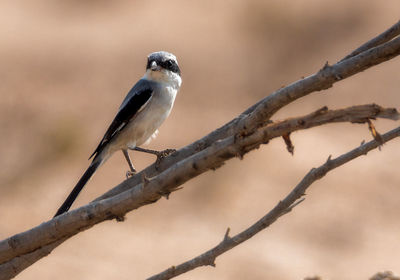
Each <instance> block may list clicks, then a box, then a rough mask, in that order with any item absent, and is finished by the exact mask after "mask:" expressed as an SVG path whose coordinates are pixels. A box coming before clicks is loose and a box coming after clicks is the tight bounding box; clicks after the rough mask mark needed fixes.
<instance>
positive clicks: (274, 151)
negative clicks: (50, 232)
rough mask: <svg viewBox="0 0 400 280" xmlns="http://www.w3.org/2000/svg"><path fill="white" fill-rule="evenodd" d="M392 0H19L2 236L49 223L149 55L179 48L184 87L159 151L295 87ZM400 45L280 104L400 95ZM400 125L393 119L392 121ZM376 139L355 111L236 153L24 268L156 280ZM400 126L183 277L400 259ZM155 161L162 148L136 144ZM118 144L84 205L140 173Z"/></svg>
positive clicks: (12, 14) (373, 24) (360, 266)
mask: <svg viewBox="0 0 400 280" xmlns="http://www.w3.org/2000/svg"><path fill="white" fill-rule="evenodd" d="M399 8H400V2H399V1H396V0H386V1H365V0H359V1H345V0H339V1H315V0H303V1H245V0H242V1H239V0H237V1H211V0H206V1H106V0H102V1H88V0H87V1H80V0H71V1H49V0H38V1H12V0H8V1H1V2H0V34H1V37H0V40H1V44H0V61H1V63H0V129H1V130H0V131H1V135H2V137H1V138H0V239H3V238H6V237H8V236H9V235H12V234H14V233H17V232H20V231H24V230H27V229H29V228H31V227H33V226H36V225H38V224H40V223H41V222H43V221H46V220H48V219H49V218H50V217H52V215H53V214H54V212H55V211H56V209H57V208H58V206H59V205H60V204H61V203H62V201H63V200H64V198H65V197H66V195H67V194H68V192H69V191H70V189H71V188H72V187H73V185H74V184H75V183H76V181H77V180H78V178H79V177H80V176H81V175H82V173H83V172H84V170H85V168H86V167H87V166H88V164H89V162H88V161H87V158H88V156H89V155H90V154H91V153H92V151H93V149H94V148H95V147H96V145H97V144H98V141H99V140H100V138H101V137H102V135H103V133H104V132H105V129H106V127H107V126H108V124H109V123H110V121H111V120H112V118H113V117H114V114H115V113H116V110H117V108H118V106H119V105H120V102H121V101H122V99H123V98H124V97H125V94H126V93H127V92H128V90H129V89H130V88H131V86H132V85H133V83H134V82H135V81H136V80H137V79H138V78H140V77H141V76H142V75H143V73H144V68H145V57H146V55H147V54H149V53H150V52H153V51H158V50H167V51H171V52H173V53H174V54H176V55H177V57H178V59H179V63H180V66H181V69H182V75H183V86H182V89H181V91H180V93H179V95H178V97H177V100H176V103H175V107H174V110H173V112H172V114H171V116H170V117H169V119H168V120H167V121H166V122H165V124H164V125H163V126H162V127H161V129H160V134H159V137H158V138H157V139H156V140H155V141H153V142H152V143H151V144H150V146H149V147H150V148H154V149H164V148H179V147H182V146H184V145H187V144H189V143H191V142H193V141H194V140H196V139H198V138H199V137H201V136H203V135H205V134H206V133H208V132H210V131H212V130H214V129H215V128H217V127H219V126H221V125H222V124H224V123H225V122H227V121H229V120H230V119H232V118H233V117H234V116H236V115H237V114H239V113H240V112H242V111H244V110H245V109H246V108H247V107H248V106H250V105H251V104H253V103H255V102H256V101H258V100H259V99H261V98H262V97H264V96H266V95H268V94H270V93H271V92H272V91H274V90H275V89H278V88H280V87H281V86H282V85H286V84H289V83H291V82H293V81H295V80H297V79H299V78H301V77H302V76H307V75H310V74H312V73H314V72H315V71H317V70H318V69H320V68H321V67H322V66H323V64H324V63H325V62H326V61H329V62H331V63H334V62H335V61H337V60H339V59H340V58H342V57H343V56H345V55H346V54H348V53H349V52H350V51H351V50H353V49H354V48H356V47H357V46H359V45H360V44H361V43H363V42H365V41H366V40H367V39H369V38H371V37H373V36H375V35H377V34H378V33H380V32H381V31H383V30H385V29H386V28H388V27H389V26H391V25H392V24H394V23H395V22H396V21H397V20H398V19H399V18H398V15H399V13H398V11H399ZM399 67H400V59H399V58H396V59H394V60H393V61H390V62H388V63H384V64H382V65H380V66H377V67H375V68H373V69H370V70H367V71H366V72H364V73H361V74H359V75H357V76H355V77H352V78H350V79H347V80H345V81H343V82H340V83H338V84H337V85H335V86H334V88H332V89H330V90H329V91H325V92H323V93H314V94H312V95H310V96H308V97H306V98H303V99H302V100H299V101H297V102H295V103H293V104H292V105H290V106H288V107H286V108H285V109H284V110H282V111H280V112H279V113H278V114H277V115H276V116H275V119H276V118H280V119H281V118H285V117H288V116H295V115H299V114H304V113H308V112H310V111H312V110H315V109H318V108H320V107H322V106H324V105H327V106H328V107H330V108H340V107H345V106H350V105H355V104H366V103H372V102H376V103H378V104H380V105H383V106H394V107H397V108H399V107H400V97H399V86H400V79H399ZM396 125H398V123H397V124H396V123H394V122H391V121H383V120H379V121H378V122H376V126H377V129H378V131H381V132H384V131H386V130H388V129H390V128H393V127H395V126H396ZM364 139H365V140H369V139H371V136H370V134H369V132H368V130H367V127H366V126H365V125H356V124H354V125H350V124H337V125H329V126H325V127H322V128H316V129H312V130H309V131H303V132H300V133H296V134H294V135H293V136H292V140H293V141H294V144H295V154H294V156H291V155H290V154H289V153H287V152H286V150H285V146H284V144H283V141H281V140H274V141H272V142H271V143H270V144H269V145H266V146H263V147H261V148H260V149H259V150H257V151H255V152H252V153H251V154H249V155H247V156H245V158H244V160H243V161H240V160H237V159H235V160H232V161H230V162H228V163H227V164H226V165H225V166H224V167H223V168H221V169H219V170H218V171H217V172H208V173H207V174H204V175H202V176H200V177H198V178H196V179H194V180H192V181H191V182H189V183H187V184H185V185H184V187H185V188H184V189H183V190H181V191H179V192H176V193H174V194H173V195H172V196H171V198H170V199H169V200H168V201H167V200H165V199H163V200H161V201H159V203H157V204H154V205H150V206H146V207H143V208H141V209H140V210H138V211H135V212H134V213H130V214H128V215H127V220H126V222H124V223H116V222H114V221H112V222H106V223H102V224H101V225H98V226H96V227H94V228H92V229H90V230H88V231H86V232H84V233H82V234H79V235H78V236H76V237H74V238H72V239H70V240H68V241H67V242H66V243H64V244H63V245H62V246H60V247H59V248H57V249H56V250H55V251H54V252H53V253H52V254H51V255H50V256H49V257H47V258H45V259H43V260H41V261H39V262H38V263H37V264H35V265H34V266H32V267H30V268H28V269H27V270H26V271H24V272H23V273H21V274H20V276H19V277H18V279H26V280H27V279H143V278H145V277H148V276H151V275H152V274H154V273H157V272H160V271H161V270H163V269H165V268H167V267H169V266H171V265H173V264H178V263H180V262H182V261H184V260H187V259H188V258H191V257H193V256H195V255H197V254H199V253H201V252H203V251H205V250H206V249H208V248H210V247H211V246H213V245H215V244H217V243H218V242H219V241H220V240H221V239H222V238H223V234H224V232H225V229H226V228H227V227H228V226H229V227H231V230H232V231H231V232H232V234H234V233H237V232H238V231H240V230H243V229H244V228H245V227H247V226H248V225H250V224H251V223H253V222H254V221H256V220H257V219H258V218H260V217H261V216H262V215H264V214H265V213H266V212H267V211H268V210H269V209H270V208H271V207H272V206H273V205H275V204H276V203H277V202H278V201H279V199H281V198H283V197H284V196H285V194H286V193H288V191H289V190H290V189H291V188H292V187H293V186H295V184H296V183H297V182H299V180H301V178H302V177H303V176H304V175H305V173H306V172H307V171H308V170H309V169H310V168H312V167H316V166H318V165H320V164H322V163H323V162H324V161H325V160H326V158H327V157H328V156H329V155H330V154H332V155H333V156H334V157H335V156H338V155H340V154H342V153H344V152H346V151H348V150H349V149H351V148H353V147H355V146H358V145H359V144H360V142H361V141H362V140H364ZM399 148H400V141H399V139H397V140H395V141H393V142H390V143H389V144H387V145H385V146H384V147H383V149H382V151H381V152H378V151H374V152H372V153H371V154H369V155H368V156H367V157H362V158H359V159H357V160H355V161H353V162H351V163H349V164H347V165H346V166H344V167H341V168H339V169H336V170H335V171H333V172H332V173H330V174H329V175H328V176H327V177H325V178H324V179H323V180H320V181H318V182H316V183H315V184H314V185H313V186H312V187H311V189H310V190H309V192H308V195H307V197H306V201H305V202H304V203H302V204H301V206H299V207H297V208H296V210H295V211H294V212H293V213H291V214H289V215H287V216H285V217H283V218H282V219H280V220H279V221H278V222H277V223H275V224H274V225H273V226H272V227H271V228H269V229H268V230H266V231H264V232H262V233H260V234H259V235H257V236H256V237H254V238H253V239H251V240H250V241H248V242H246V243H245V244H242V245H240V246H239V247H237V248H235V249H233V250H232V251H230V252H228V253H227V254H225V255H223V256H222V257H220V258H218V259H217V263H216V264H217V266H216V268H211V267H206V268H200V269H197V270H196V271H194V272H190V273H188V274H186V275H184V276H181V277H180V278H178V279H301V278H303V277H305V276H313V275H320V276H322V277H323V278H324V279H343V280H346V279H362V278H364V279H365V278H367V277H369V276H371V275H372V274H374V273H375V272H377V271H382V270H387V269H390V270H393V271H394V272H397V273H400V262H399V259H398V257H397V256H398V252H399V250H400V221H399V219H398V217H399V211H400V188H399V183H400V172H399V168H398V166H399V163H400V162H399V156H400V152H399ZM133 157H134V163H135V164H136V166H137V167H138V168H139V169H142V168H144V167H146V166H147V165H148V164H150V163H151V162H152V161H154V157H152V156H149V155H142V154H137V153H134V155H133ZM127 168H128V167H127V164H126V162H125V160H124V158H123V156H122V153H117V154H115V155H114V156H113V157H112V158H111V159H110V160H109V161H108V162H107V163H106V164H105V165H104V166H103V167H102V168H101V169H100V170H99V171H98V172H97V173H96V174H95V176H94V178H93V179H92V180H91V181H90V183H89V184H88V185H87V187H86V188H85V189H84V191H83V192H82V194H81V195H80V196H79V198H78V200H77V201H76V203H75V204H74V207H77V206H80V205H83V204H85V203H87V202H89V201H90V200H91V199H93V198H95V197H97V196H98V195H100V194H102V193H103V192H105V191H107V190H108V189H109V188H110V187H112V186H114V185H116V184H118V183H119V182H121V180H123V179H124V176H125V175H124V174H125V171H126V170H127Z"/></svg>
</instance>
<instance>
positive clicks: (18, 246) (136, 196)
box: [0, 104, 399, 275]
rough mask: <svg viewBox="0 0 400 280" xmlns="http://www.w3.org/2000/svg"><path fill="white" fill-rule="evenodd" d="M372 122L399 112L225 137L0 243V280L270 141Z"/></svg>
mask: <svg viewBox="0 0 400 280" xmlns="http://www.w3.org/2000/svg"><path fill="white" fill-rule="evenodd" d="M377 117H384V118H389V119H398V118H399V113H398V112H397V111H396V110H395V109H393V108H389V109H385V108H382V107H380V106H378V105H375V104H372V105H361V106H352V107H349V108H346V109H341V110H328V109H327V108H323V109H319V110H317V111H316V112H314V113H311V114H308V115H305V116H302V117H297V118H291V119H288V120H284V121H280V122H276V123H272V124H269V125H267V126H264V127H260V128H258V129H257V130H256V131H255V132H254V133H252V134H248V135H235V136H231V137H227V138H226V139H223V140H220V141H218V142H216V143H214V145H212V146H210V147H209V148H207V149H204V150H202V151H201V152H199V153H197V154H195V155H193V156H191V157H189V158H187V159H185V160H182V161H180V162H178V163H177V164H176V165H174V166H172V167H171V168H169V169H167V170H165V171H164V172H162V173H160V174H159V175H158V176H155V177H153V178H151V179H146V180H142V182H141V183H140V184H138V185H137V186H136V187H134V188H132V189H131V190H128V191H125V192H123V193H121V194H118V195H116V196H113V197H111V198H108V199H104V200H101V201H96V202H93V203H91V204H88V205H85V206H83V207H81V208H78V209H76V210H72V211H70V212H68V213H66V214H64V215H61V216H59V217H56V218H55V219H53V220H51V221H49V222H46V223H43V224H41V225H40V226H38V227H35V228H33V229H31V230H29V231H26V232H23V233H20V234H17V235H15V236H13V237H10V238H8V239H6V240H3V241H1V242H0V262H1V263H2V264H1V265H0V272H2V273H1V274H0V275H2V274H3V273H5V272H10V271H14V273H17V272H20V271H21V270H22V269H24V268H26V267H27V266H28V265H29V262H32V263H33V262H34V261H36V260H38V259H40V258H41V257H43V256H45V255H47V254H48V253H50V252H51V250H52V249H53V248H55V247H56V246H58V245H59V244H61V243H62V242H63V241H64V240H66V239H67V238H69V237H71V236H73V235H75V234H77V233H78V232H80V231H83V230H85V229H88V228H90V227H92V226H93V225H95V224H97V223H99V222H102V221H104V220H109V219H114V218H120V217H123V216H124V214H125V213H126V212H129V211H131V210H133V209H137V208H139V207H141V206H143V205H146V204H150V203H154V202H155V201H157V200H158V199H160V198H161V197H162V196H164V195H168V194H169V193H171V192H173V191H175V190H176V189H177V187H179V186H180V185H181V184H183V183H184V182H186V181H188V180H190V179H191V178H193V177H195V176H198V175H199V174H201V173H203V172H205V171H207V170H209V169H215V168H217V167H219V166H221V165H222V164H223V163H224V162H225V161H226V160H228V159H230V158H233V157H237V156H239V157H242V156H243V155H244V154H245V153H248V152H249V151H251V150H253V149H255V148H258V147H259V145H260V144H262V143H266V142H268V141H269V140H271V139H272V138H275V137H279V136H281V135H283V134H287V133H290V132H294V131H297V130H300V129H306V128H310V127H314V126H319V125H323V124H327V123H332V122H367V121H368V120H369V119H371V118H377ZM54 242H55V243H54ZM52 243H53V244H52ZM43 246H45V248H43ZM36 250H38V251H39V252H36ZM40 251H44V252H45V253H41V252H40ZM22 256H23V257H22Z"/></svg>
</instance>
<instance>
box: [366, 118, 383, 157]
mask: <svg viewBox="0 0 400 280" xmlns="http://www.w3.org/2000/svg"><path fill="white" fill-rule="evenodd" d="M367 122H368V129H369V131H371V134H372V136H373V137H374V139H375V141H377V142H378V143H379V145H380V146H381V145H382V144H383V139H382V136H381V135H380V134H379V132H378V131H376V129H375V126H374V124H373V123H372V122H371V120H370V119H368V120H367ZM380 146H379V150H380Z"/></svg>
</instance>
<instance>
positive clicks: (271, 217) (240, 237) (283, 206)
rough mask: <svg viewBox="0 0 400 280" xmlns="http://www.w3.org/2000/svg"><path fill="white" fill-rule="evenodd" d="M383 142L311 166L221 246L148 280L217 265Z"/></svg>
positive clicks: (399, 132)
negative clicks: (321, 181) (279, 198)
mask: <svg viewBox="0 0 400 280" xmlns="http://www.w3.org/2000/svg"><path fill="white" fill-rule="evenodd" d="M399 136H400V127H398V128H396V129H393V130H391V131H389V132H387V133H385V134H384V135H382V141H383V143H386V142H388V141H390V140H392V139H394V138H396V137H399ZM381 144H382V143H380V142H379V141H376V140H372V141H370V142H368V143H366V144H363V145H362V146H359V147H357V148H355V149H353V150H351V151H349V152H347V153H345V154H343V155H341V156H339V157H337V158H335V159H330V158H329V159H328V160H327V161H326V162H325V163H324V164H323V165H321V166H320V167H318V168H313V169H311V170H310V171H309V172H308V173H307V175H306V176H305V177H304V178H303V179H302V180H301V181H300V183H299V184H298V185H297V186H296V187H295V188H294V189H293V190H292V191H291V192H290V193H289V194H288V195H287V196H286V197H285V199H283V200H282V201H279V203H278V204H277V205H276V206H275V207H274V208H273V209H272V210H271V211H270V212H268V214H266V215H265V216H264V217H262V218H261V219H260V220H258V221H257V222H256V223H254V224H253V225H251V226H250V227H249V228H247V229H246V230H244V231H242V232H240V233H239V234H237V235H235V236H233V237H231V238H226V236H225V238H224V239H223V240H222V242H221V243H220V244H218V245H217V246H215V247H214V248H212V249H210V250H208V251H207V252H205V253H203V254H201V255H199V256H197V257H195V258H193V259H191V260H189V261H186V262H184V263H182V264H180V265H177V266H173V267H171V268H169V269H167V270H165V271H163V272H161V273H159V274H157V275H154V276H152V277H150V278H148V280H164V279H171V278H173V277H176V276H178V275H181V274H183V273H185V272H188V271H190V270H193V269H195V268H197V267H200V266H206V265H211V264H214V265H215V259H216V258H217V257H218V256H220V255H221V254H223V253H225V252H226V251H228V250H230V249H232V248H234V247H236V246H238V245H239V244H241V243H243V242H244V241H246V240H248V239H250V238H251V237H253V236H254V235H256V234H257V233H259V232H260V231H262V230H264V229H265V228H267V227H269V226H270V225H271V224H272V223H274V222H275V221H276V220H277V219H278V218H279V217H281V216H282V215H284V214H287V213H288V212H290V210H292V209H293V207H295V206H297V205H298V204H299V203H300V202H302V201H303V200H304V199H301V197H302V196H303V195H304V194H305V192H306V190H307V189H308V188H309V187H310V186H311V184H312V183H314V182H315V181H316V180H318V179H321V178H322V177H324V176H325V175H326V174H327V173H328V172H329V171H331V170H333V169H335V168H337V167H339V166H341V165H343V164H345V163H347V162H349V161H351V160H353V159H355V158H357V157H359V156H362V155H366V154H367V153H368V152H369V151H371V150H373V149H376V148H377V147H379V146H380V145H381Z"/></svg>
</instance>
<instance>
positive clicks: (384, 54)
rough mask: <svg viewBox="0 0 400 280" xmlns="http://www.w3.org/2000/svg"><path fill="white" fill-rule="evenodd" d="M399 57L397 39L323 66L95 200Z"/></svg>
mask: <svg viewBox="0 0 400 280" xmlns="http://www.w3.org/2000/svg"><path fill="white" fill-rule="evenodd" d="M399 54H400V38H396V39H394V40H392V41H390V42H387V43H385V44H383V45H380V46H377V47H375V48H372V49H369V50H367V51H365V52H363V53H360V54H358V55H356V56H354V57H351V58H349V59H347V60H345V61H342V62H338V63H336V64H334V65H332V66H329V65H325V66H324V67H323V68H322V69H321V70H320V71H318V72H317V73H315V74H313V75H311V76H309V77H307V78H304V79H302V80H299V81H296V82H294V83H292V84H290V85H288V86H286V87H284V88H281V89H279V90H277V91H275V92H273V93H272V94H270V95H269V96H267V97H265V98H264V99H262V100H260V101H259V102H257V103H256V104H254V105H253V106H251V107H250V108H248V109H247V110H246V111H245V112H243V113H242V114H241V115H239V116H238V117H237V118H235V119H233V120H232V121H230V122H229V123H227V124H225V125H224V126H222V127H220V128H218V129H216V130H214V131H213V132H211V133H210V134H208V135H207V136H205V137H203V138H202V139H200V140H198V141H196V142H194V143H192V144H190V145H188V146H186V147H184V148H182V149H180V150H178V151H177V152H175V153H173V154H172V155H171V156H168V157H166V158H164V160H163V161H162V162H161V163H160V164H159V165H158V166H157V168H156V166H155V164H153V165H151V166H149V167H147V168H146V169H145V170H143V171H141V172H140V173H139V174H137V175H136V176H134V177H132V178H130V179H129V180H127V181H124V182H122V183H121V184H119V185H118V186H116V187H115V188H113V189H111V190H110V191H108V192H106V193H105V194H103V195H102V196H100V197H99V198H97V199H96V200H101V199H104V198H107V197H111V196H113V195H116V194H119V193H121V192H123V191H126V190H128V189H130V188H132V187H133V186H135V185H137V184H138V183H139V182H140V180H141V179H140V178H141V177H140V176H141V174H143V173H145V174H146V176H148V177H152V176H155V175H156V174H158V173H160V172H162V171H164V170H166V169H168V168H170V167H171V166H173V165H174V164H176V163H177V162H179V161H180V160H182V159H184V158H187V157H189V156H191V155H193V154H195V153H197V152H199V151H201V150H203V149H205V148H207V147H209V146H210V145H212V144H213V143H215V142H217V141H218V140H221V139H223V138H226V137H228V136H232V135H235V134H238V133H242V132H243V131H245V132H251V131H252V130H254V129H256V128H257V127H259V126H262V125H264V124H265V123H266V122H267V121H268V120H269V119H270V117H271V116H272V115H273V114H274V113H276V112H277V111H278V110H279V109H281V108H282V107H284V106H286V105H287V104H289V103H291V102H293V101H295V100H297V99H299V98H301V97H303V96H306V95H308V94H310V93H312V92H315V91H321V90H324V89H328V88H330V87H332V85H333V84H334V83H336V82H338V81H341V80H343V79H345V78H348V77H350V76H352V75H354V74H357V73H359V72H362V71H364V70H366V69H368V68H370V67H372V66H374V65H377V64H380V63H382V62H384V61H386V60H389V59H391V58H393V57H395V56H397V55H399Z"/></svg>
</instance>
